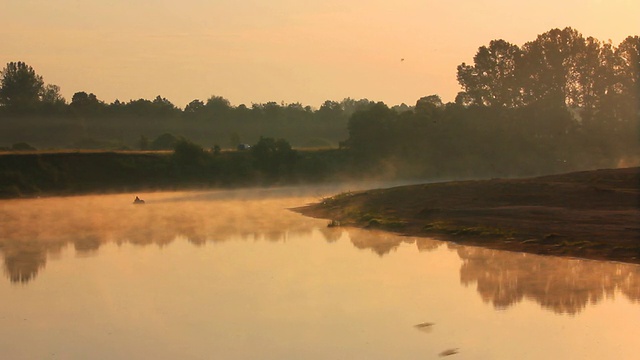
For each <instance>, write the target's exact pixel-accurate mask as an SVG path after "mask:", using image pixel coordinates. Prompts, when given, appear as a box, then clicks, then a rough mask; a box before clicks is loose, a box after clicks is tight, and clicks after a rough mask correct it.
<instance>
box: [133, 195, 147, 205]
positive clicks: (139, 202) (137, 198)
mask: <svg viewBox="0 0 640 360" xmlns="http://www.w3.org/2000/svg"><path fill="white" fill-rule="evenodd" d="M133 203H134V204H144V200H142V199H140V198H139V197H137V196H136V199H135V200H133Z"/></svg>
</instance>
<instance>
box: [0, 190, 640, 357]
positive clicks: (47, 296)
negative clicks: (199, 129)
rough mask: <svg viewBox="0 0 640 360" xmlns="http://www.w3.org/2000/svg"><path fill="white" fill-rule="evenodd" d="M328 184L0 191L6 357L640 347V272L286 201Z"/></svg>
mask: <svg viewBox="0 0 640 360" xmlns="http://www.w3.org/2000/svg"><path fill="white" fill-rule="evenodd" d="M322 195H325V194H323V193H318V192H317V191H316V192H311V193H308V192H307V193H304V192H302V191H299V192H296V194H291V193H290V192H287V191H285V190H277V191H270V192H269V191H260V190H255V191H241V190H239V191H233V192H206V193H157V194H145V196H142V197H143V198H145V200H147V204H146V205H142V206H136V205H132V204H131V201H132V199H133V196H129V195H127V196H124V195H112V196H97V197H71V198H64V199H34V200H11V201H2V202H0V204H1V206H0V221H1V223H2V227H0V252H1V253H2V256H3V258H4V264H3V266H4V269H5V273H6V275H7V278H8V279H9V280H10V281H5V282H4V283H0V296H2V298H3V299H4V300H3V310H1V311H0V320H1V321H2V323H3V324H5V325H3V326H2V329H1V330H0V331H1V333H0V335H2V336H0V339H2V340H0V348H2V349H9V350H6V351H7V352H6V353H7V354H10V355H14V356H13V357H12V358H20V356H21V354H30V356H25V357H24V358H34V357H35V358H42V357H47V356H49V355H48V354H49V353H48V352H44V351H45V350H51V351H52V353H53V352H56V353H57V354H58V356H57V357H60V358H86V357H91V358H100V357H99V356H98V357H96V356H95V355H96V354H104V356H103V358H142V357H143V358H148V357H156V358H189V357H195V358H197V357H202V356H204V355H203V354H207V356H204V357H205V358H207V357H208V355H209V354H215V355H216V356H213V357H217V358H274V359H275V358H335V357H343V358H354V359H356V358H380V359H386V358H415V357H416V356H420V357H423V356H424V357H425V358H437V357H438V354H439V353H441V352H442V351H445V350H447V349H454V348H459V349H460V350H459V353H458V354H455V358H474V359H480V358H487V359H493V358H535V359H537V358H610V357H611V356H614V357H618V358H628V356H626V355H625V354H628V355H631V354H633V352H632V351H628V350H625V346H626V347H630V346H632V344H633V342H634V341H635V338H636V337H637V335H638V334H640V326H639V325H638V324H637V323H638V322H637V321H636V320H637V319H638V318H639V317H638V316H639V315H640V309H639V308H640V305H639V304H638V301H639V300H640V280H639V277H640V267H638V266H635V265H627V264H616V263H606V262H597V261H582V260H569V259H561V258H553V257H541V256H534V255H528V254H517V253H507V252H500V251H494V250H487V249H481V248H473V247H464V246H457V245H455V244H446V243H442V242H438V241H433V240H430V239H423V238H412V237H398V236H394V235H391V234H387V233H378V232H370V231H364V230H359V229H342V228H327V227H326V226H325V225H326V223H327V222H326V221H325V220H318V219H311V218H307V217H303V216H300V215H298V214H296V213H294V212H291V211H286V210H283V209H286V208H291V207H295V206H300V205H303V204H305V203H307V202H312V201H317V200H318V199H319V198H320V197H321V196H322ZM151 244H155V246H152V247H140V246H139V245H151ZM192 244H195V245H197V246H193V245H192ZM356 248H357V249H362V250H363V251H359V250H356ZM73 254H75V255H76V256H73ZM48 260H49V261H48ZM45 265H46V267H47V268H46V270H45V269H44V268H45ZM12 282H13V283H22V284H24V285H13V284H12ZM461 284H462V285H463V286H460V285H461ZM478 295H479V296H478ZM487 303H490V304H492V305H493V306H487V305H486V304H487ZM516 304H517V305H516ZM541 308H542V309H545V311H541V310H540V309H541ZM496 309H497V310H500V311H495V310H496ZM546 310H550V311H546ZM565 314H571V315H572V316H566V315H565ZM558 315H561V316H558ZM425 322H428V323H430V324H433V325H430V326H429V328H428V331H425V329H420V328H419V327H416V326H415V325H417V324H423V323H425ZM78 339H83V340H82V341H78ZM132 339H137V340H132ZM20 341H23V342H24V344H28V342H29V341H34V342H36V343H37V344H40V347H39V348H40V349H41V350H35V349H38V347H33V349H31V348H32V347H30V346H28V345H24V346H25V348H24V349H20V347H19V346H18V344H20ZM113 344H118V346H116V347H114V346H112V345H113ZM170 344H173V345H170ZM541 344H543V345H542V346H541ZM625 344H626V345H625ZM614 345H615V346H614ZM541 347H543V348H544V349H545V350H540V349H539V348H541ZM26 348H29V349H31V350H27V349H26ZM527 349H529V350H527ZM614 349H615V351H614ZM40 351H41V352H40ZM529 351H530V352H529ZM545 351H546V352H548V353H545ZM575 351H578V353H575ZM609 351H614V352H613V353H609ZM621 351H622V352H621ZM545 354H546V355H545ZM612 354H613V355H612ZM452 356H453V355H452Z"/></svg>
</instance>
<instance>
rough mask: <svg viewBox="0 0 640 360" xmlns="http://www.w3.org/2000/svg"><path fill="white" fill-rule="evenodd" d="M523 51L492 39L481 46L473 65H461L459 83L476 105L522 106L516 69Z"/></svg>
mask: <svg viewBox="0 0 640 360" xmlns="http://www.w3.org/2000/svg"><path fill="white" fill-rule="evenodd" d="M520 58H521V51H520V48H519V47H518V46H517V45H513V44H510V43H508V42H506V41H504V40H492V41H491V42H490V43H489V46H488V47H487V46H481V47H480V48H479V49H478V52H477V53H476V55H475V56H474V57H473V63H474V65H473V66H472V65H467V64H465V63H462V64H461V65H460V66H458V74H457V78H458V82H459V83H460V85H461V86H462V88H463V89H464V92H465V93H466V94H465V95H466V96H468V97H469V99H470V100H471V102H472V103H473V104H475V105H485V106H510V107H511V106H516V105H520V89H519V86H518V78H517V66H518V62H519V61H520Z"/></svg>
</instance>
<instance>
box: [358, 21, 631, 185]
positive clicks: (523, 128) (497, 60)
mask: <svg viewBox="0 0 640 360" xmlns="http://www.w3.org/2000/svg"><path fill="white" fill-rule="evenodd" d="M639 69H640V38H639V37H638V36H634V37H628V38H626V39H625V40H624V41H623V42H622V43H621V44H620V45H619V46H617V47H614V46H613V45H612V44H610V43H602V42H600V41H598V40H596V39H594V38H591V37H588V38H585V37H583V36H582V35H581V34H580V33H578V32H577V31H575V30H574V29H571V28H565V29H563V30H560V29H553V30H550V31H548V32H546V33H544V34H542V35H539V36H538V37H537V38H536V39H535V40H533V41H531V42H528V43H526V44H524V45H523V46H522V47H518V46H516V45H513V44H510V43H508V42H506V41H504V40H494V41H491V42H490V44H489V45H488V46H482V47H480V48H479V49H478V52H477V54H476V55H475V57H474V63H473V65H467V64H465V63H463V64H461V65H460V66H458V73H457V77H458V81H459V83H460V85H461V86H462V88H463V91H462V92H460V93H459V94H458V96H457V98H456V101H455V102H454V103H448V104H443V103H442V101H441V100H440V98H439V97H438V96H437V95H432V96H428V97H424V98H422V99H420V100H418V102H417V104H416V106H415V108H414V109H413V110H412V111H407V112H402V113H398V112H397V111H393V110H391V109H389V108H388V107H387V106H386V105H385V104H383V103H379V104H376V105H375V106H373V107H371V108H370V109H367V110H365V111H360V112H357V113H355V114H354V115H353V116H352V117H351V120H350V122H349V139H348V141H347V142H346V144H347V145H348V147H349V149H350V150H351V152H352V153H353V155H354V157H356V158H358V159H360V162H361V163H362V164H371V163H372V162H379V161H380V160H381V159H382V160H386V161H384V163H385V164H388V165H389V166H388V167H389V169H390V170H392V171H400V172H401V173H403V174H414V175H415V176H437V177H459V176H468V177H478V176H509V175H535V174H542V173H554V172H563V171H570V170H578V169H589V168H602V167H616V166H625V165H633V164H635V165H637V164H638V162H639V161H640V158H639V154H640V131H639V130H640V126H639V124H640V111H639V104H640V81H639V80H638V78H639V73H640V71H639Z"/></svg>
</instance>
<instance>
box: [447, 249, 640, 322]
mask: <svg viewBox="0 0 640 360" xmlns="http://www.w3.org/2000/svg"><path fill="white" fill-rule="evenodd" d="M455 247H456V248H457V251H458V254H459V255H460V258H461V259H462V260H463V264H462V267H461V269H460V281H461V282H462V283H463V284H464V285H470V284H473V283H476V284H477V290H478V292H479V293H480V296H481V297H482V299H483V300H484V301H485V302H491V303H493V305H494V306H495V307H497V308H506V307H508V306H511V305H513V304H515V303H517V302H519V301H521V300H522V299H523V298H527V299H530V300H533V301H535V302H537V303H539V304H540V305H541V306H542V307H544V308H547V309H550V310H553V311H554V312H557V313H565V314H576V313H578V312H580V311H581V310H582V309H584V308H585V307H586V306H587V304H595V303H598V302H600V301H601V300H602V299H603V298H605V297H613V296H614V295H615V294H616V292H617V291H619V292H621V293H622V294H624V295H625V296H626V297H627V298H629V299H630V300H631V301H635V302H640V266H637V265H632V264H621V263H610V262H600V261H591V260H578V259H566V258H558V257H551V256H538V255H532V254H522V253H509V252H503V251H496V250H489V249H482V248H473V247H463V246H455Z"/></svg>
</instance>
